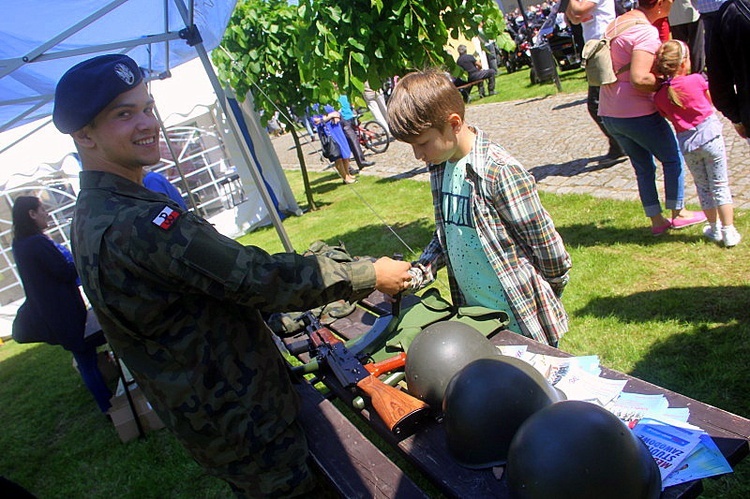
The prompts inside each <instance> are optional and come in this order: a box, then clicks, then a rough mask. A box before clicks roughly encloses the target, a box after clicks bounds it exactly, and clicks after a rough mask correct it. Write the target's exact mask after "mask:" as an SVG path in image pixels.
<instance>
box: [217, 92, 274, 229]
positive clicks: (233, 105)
mask: <svg viewBox="0 0 750 499" xmlns="http://www.w3.org/2000/svg"><path fill="white" fill-rule="evenodd" d="M227 102H229V108H230V109H231V110H232V113H234V117H235V118H236V119H237V123H238V124H239V126H240V130H241V131H242V138H244V139H245V143H246V144H247V147H248V149H249V150H250V154H251V155H252V156H253V161H255V164H256V165H258V172H259V173H260V178H262V179H263V184H265V186H266V189H267V190H268V194H269V195H270V196H271V200H272V201H273V206H274V208H275V209H276V213H278V214H279V217H281V219H282V220H283V219H284V217H285V215H284V213H282V212H281V210H279V199H278V198H277V197H276V193H275V192H274V191H273V187H272V186H271V184H269V183H268V181H267V180H266V178H265V177H264V176H263V165H262V164H261V162H260V160H259V159H258V155H257V154H256V153H255V144H254V143H253V139H252V137H250V132H249V131H248V130H247V123H245V117H244V115H243V114H242V109H240V105H239V103H238V102H237V99H234V98H231V97H227Z"/></svg>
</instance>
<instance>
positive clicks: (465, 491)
mask: <svg viewBox="0 0 750 499" xmlns="http://www.w3.org/2000/svg"><path fill="white" fill-rule="evenodd" d="M410 298H413V297H410ZM360 304H361V305H364V306H365V308H364V309H363V308H358V309H357V310H356V312H354V313H353V314H351V315H349V316H347V317H345V318H343V319H338V320H335V321H333V322H332V323H330V324H329V327H330V328H331V329H332V330H333V331H335V332H336V333H337V334H339V336H341V337H342V338H345V339H351V338H356V337H358V336H360V335H361V334H363V333H364V332H365V331H367V330H368V329H369V327H370V326H369V325H371V324H372V323H373V321H374V317H375V315H384V314H386V313H389V312H390V303H389V302H387V301H386V300H385V298H384V297H383V296H382V295H380V294H379V293H373V295H371V296H370V297H369V298H368V299H367V300H364V301H363V302H361V303H360ZM404 306H408V304H404ZM368 309H369V310H371V311H372V313H371V312H369V311H368ZM377 310H380V311H382V312H383V313H382V314H378V313H377V312H376V311H377ZM300 339H301V338H300V337H292V338H288V339H285V340H284V342H285V343H288V344H291V343H294V342H296V341H299V340H300ZM491 341H492V342H493V343H494V344H496V345H503V344H505V345H511V344H513V345H518V344H523V345H527V347H528V349H529V351H531V352H536V353H543V354H547V355H555V356H569V354H566V353H565V352H562V351H560V350H558V349H554V348H552V347H549V346H547V345H543V344H540V343H537V342H534V341H531V340H529V339H526V338H524V337H523V336H520V335H517V334H514V333H510V332H507V331H501V332H500V333H498V334H496V335H495V336H494V337H493V338H492V340H491ZM303 360H304V359H303ZM602 376H603V377H606V378H616V379H625V380H627V385H626V387H625V391H627V392H631V393H646V394H656V393H658V394H663V395H664V396H665V397H666V398H667V399H668V401H669V405H670V406H673V407H690V419H689V420H688V421H689V422H691V423H693V424H695V425H696V426H699V427H701V428H703V429H704V430H705V431H707V432H708V433H709V434H710V435H711V436H712V437H713V439H714V441H715V442H716V444H717V446H718V447H719V449H720V450H721V452H722V454H723V455H724V456H725V457H726V459H727V461H728V462H729V464H731V465H732V466H735V465H736V464H738V463H739V462H740V461H741V460H742V459H744V458H745V457H746V456H747V455H748V452H749V447H748V440H750V421H748V420H747V419H745V418H742V417H740V416H737V415H735V414H731V413H728V412H726V411H723V410H721V409H718V408H715V407H712V406H709V405H707V404H703V403H701V402H699V401H697V400H693V399H690V398H688V397H685V396H683V395H680V394H678V393H675V392H672V391H669V390H666V389H664V388H661V387H658V386H656V385H653V384H651V383H648V382H645V381H642V380H639V379H637V378H634V377H632V376H629V375H626V374H623V373H619V372H616V371H613V370H611V369H606V368H603V369H602ZM320 380H321V381H323V383H325V384H326V386H327V387H328V388H329V389H330V390H331V392H332V393H333V394H335V395H336V396H337V397H339V398H340V399H341V400H342V401H343V402H344V403H346V404H348V405H350V406H351V404H352V402H353V399H354V396H355V394H354V393H352V392H351V391H350V390H347V389H344V388H343V387H341V385H340V384H338V383H337V381H336V380H335V379H334V377H333V376H329V375H326V374H325V372H322V373H321V374H320ZM369 408H370V406H369V405H367V406H366V407H365V409H364V410H362V411H360V412H359V413H358V414H359V415H360V416H361V418H362V419H363V420H364V421H366V422H367V424H368V426H369V427H371V428H372V429H373V430H375V432H376V433H377V434H378V435H379V436H380V437H381V438H382V439H383V440H384V441H385V442H387V443H388V444H390V445H391V446H392V447H393V448H394V449H397V450H399V451H400V452H401V453H402V454H403V455H404V456H405V457H406V458H407V460H408V461H409V462H410V463H411V464H413V465H414V466H415V467H416V468H417V469H418V470H419V471H420V472H421V473H422V474H423V475H424V476H425V477H426V478H427V479H428V480H429V481H430V482H431V484H432V485H433V486H434V487H436V488H437V489H439V490H440V491H441V492H442V493H443V494H445V496H447V497H456V498H462V497H498V498H507V497H509V491H508V487H507V484H506V481H505V480H502V479H499V478H498V477H497V476H495V474H494V473H493V470H491V469H484V470H471V469H468V468H464V467H462V466H460V465H458V463H456V462H455V461H454V460H453V459H452V458H451V457H450V455H449V453H448V450H447V445H446V439H445V430H444V428H443V425H442V423H441V422H440V421H439V420H436V419H433V418H427V419H426V420H425V421H424V422H423V424H422V426H421V427H420V428H419V429H418V431H416V432H415V433H414V434H413V435H409V436H406V437H405V438H397V437H396V436H395V435H394V434H393V433H392V432H391V431H390V430H389V429H388V428H387V427H386V426H385V424H384V423H383V422H382V421H381V420H380V418H379V417H378V416H377V415H376V414H375V413H374V411H371V410H369ZM317 410H318V409H316V411H317ZM305 414H307V415H306V416H303V420H304V419H308V418H312V417H314V414H312V413H305ZM326 417H328V416H326ZM336 418H338V416H336ZM326 424H330V425H331V426H337V425H339V424H346V423H345V422H344V421H343V420H339V422H331V423H326ZM323 426H325V425H323ZM311 431H312V430H311ZM347 431H348V430H346V431H343V432H338V433H339V434H346V435H347V437H346V439H352V438H353V439H354V441H355V442H360V441H361V440H360V438H363V437H362V435H361V434H360V433H359V432H356V431H353V433H351V434H349V433H347ZM310 435H311V442H312V441H317V440H319V437H317V436H316V435H315V433H310ZM332 438H333V437H332ZM317 444H318V442H316V444H315V445H317ZM334 445H338V446H340V449H341V450H342V451H343V450H344V449H346V451H345V452H347V453H348V452H352V450H350V449H347V446H346V445H345V442H338V443H336V444H334ZM354 447H355V449H354V451H356V450H357V449H356V447H357V444H355V445H354ZM313 452H314V453H315V452H316V451H313ZM319 452H323V454H326V455H327V454H330V452H328V451H326V450H321V451H319ZM368 455H369V454H368ZM358 459H359V457H358V454H353V455H352V457H351V459H350V461H352V462H354V461H358ZM376 459H378V460H381V462H384V461H382V458H376ZM329 466H330V464H328V465H327V464H325V463H322V467H323V468H324V469H325V470H326V473H327V474H328V473H330V472H332V471H334V472H335V470H330V469H329ZM386 466H388V467H389V466H390V465H388V464H387V463H386ZM355 467H356V468H359V471H358V473H359V474H360V475H357V478H355V482H356V484H359V485H360V486H362V485H364V484H366V483H368V481H369V480H376V479H377V480H379V481H391V484H390V485H389V486H385V485H384V484H381V487H382V488H381V489H380V490H381V491H382V492H383V493H384V494H386V495H385V496H380V497H393V496H389V495H388V494H391V493H394V492H398V494H399V495H398V497H402V495H401V490H400V488H401V486H402V482H401V480H402V479H401V478H399V474H398V473H392V472H391V471H385V472H383V473H380V472H375V473H372V472H368V470H367V468H368V467H369V465H363V466H361V467H358V466H356V464H355ZM329 476H330V475H329ZM331 479H332V480H333V481H337V480H343V485H344V486H349V485H350V484H349V480H347V478H346V477H339V478H334V477H331ZM394 482H395V483H394ZM403 483H408V482H403ZM365 486H366V485H365ZM407 488H408V490H410V491H412V492H411V493H414V494H420V493H421V491H419V489H416V490H415V489H411V488H410V486H409V485H407ZM702 490H703V485H702V482H701V481H700V480H694V481H691V482H686V483H682V484H679V485H676V486H673V487H668V488H667V489H665V490H664V491H663V492H662V495H661V497H662V498H670V499H671V498H680V499H687V498H692V497H696V496H697V495H699V494H700V493H701V492H702ZM403 497H408V496H406V495H404V496H403Z"/></svg>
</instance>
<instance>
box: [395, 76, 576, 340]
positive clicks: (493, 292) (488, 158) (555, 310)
mask: <svg viewBox="0 0 750 499" xmlns="http://www.w3.org/2000/svg"><path fill="white" fill-rule="evenodd" d="M388 125H389V127H390V129H391V133H392V135H393V137H395V138H396V139H397V140H401V141H403V142H406V143H408V144H410V145H411V146H412V148H413V150H414V156H415V157H416V158H417V159H418V160H420V161H425V162H426V163H427V165H428V168H429V170H430V184H431V186H432V194H433V203H434V208H435V225H436V230H435V235H434V236H433V238H432V241H431V242H430V244H429V245H428V246H427V247H426V248H425V249H424V251H423V252H422V255H421V256H420V258H419V260H418V261H417V262H416V263H415V265H414V266H413V267H412V273H413V276H414V277H413V278H412V282H411V289H412V290H416V289H420V288H422V287H424V286H425V285H427V284H429V283H430V282H432V281H433V280H434V279H435V273H436V272H437V270H438V269H439V268H440V267H442V266H444V265H445V266H446V267H447V269H448V278H449V281H450V286H451V295H452V298H453V303H454V304H455V305H481V306H484V307H488V308H492V309H496V310H504V311H506V312H507V313H508V315H509V316H510V317H511V323H510V326H509V328H510V329H511V330H513V331H515V332H517V333H520V334H522V335H524V336H527V337H529V338H533V339H535V340H537V341H539V342H543V343H547V344H550V345H552V346H557V343H558V341H559V339H560V338H561V337H562V335H563V334H564V333H565V332H566V331H567V328H568V320H567V314H566V313H565V309H564V308H563V305H562V302H561V301H560V295H561V294H562V291H563V288H564V287H565V285H566V284H567V282H568V271H569V270H570V267H571V261H570V255H568V253H567V252H566V251H565V247H564V246H563V241H562V239H561V238H560V235H559V234H558V233H557V231H556V230H555V227H554V224H553V223H552V219H551V218H550V216H549V214H548V213H547V212H546V211H545V209H544V207H543V206H542V204H541V202H540V200H539V196H538V193H537V190H536V185H535V181H534V178H533V177H532V176H531V174H530V173H529V172H528V171H526V170H525V169H524V168H523V167H522V166H521V165H520V164H519V163H518V161H516V160H515V159H514V158H513V157H511V156H510V154H508V152H507V151H505V149H503V148H502V147H501V146H499V145H497V144H494V143H491V142H490V140H489V138H488V137H487V136H486V135H485V134H484V132H482V131H481V130H479V129H478V128H476V127H473V126H470V125H467V124H466V122H465V121H464V102H463V99H462V98H461V94H460V93H459V91H458V90H456V88H455V86H454V85H453V84H452V83H451V82H450V80H449V79H448V78H446V76H445V74H444V73H443V72H441V71H437V70H427V71H423V72H415V73H411V74H408V75H406V76H405V77H403V78H402V79H401V80H399V82H398V85H396V88H395V89H394V91H393V95H392V96H391V98H390V100H389V102H388Z"/></svg>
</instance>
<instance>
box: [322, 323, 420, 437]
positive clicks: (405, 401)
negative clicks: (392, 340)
mask: <svg viewBox="0 0 750 499" xmlns="http://www.w3.org/2000/svg"><path fill="white" fill-rule="evenodd" d="M310 339H311V340H312V343H313V344H314V345H315V346H316V347H317V348H318V351H319V352H320V351H321V349H323V350H324V351H327V354H326V355H325V357H324V358H325V361H326V362H327V364H328V367H329V368H330V369H331V370H332V371H333V373H334V375H335V376H336V378H337V379H338V381H339V382H340V383H341V384H342V385H344V386H356V387H357V388H359V389H360V390H361V391H362V392H363V393H364V394H365V395H367V396H368V397H370V400H371V402H372V406H373V408H374V409H375V412H377V414H378V416H380V419H382V420H383V422H384V423H385V424H386V426H387V427H388V429H389V430H391V431H392V432H393V433H394V434H395V435H399V436H401V435H408V434H411V433H412V432H413V431H414V429H415V428H416V426H417V424H418V422H419V420H420V419H421V417H422V416H423V415H424V413H425V412H426V411H427V410H429V406H428V405H427V404H426V403H425V402H423V401H421V400H419V399H417V398H414V397H412V396H411V395H409V394H408V393H406V392H403V391H401V390H399V389H398V388H395V387H393V386H390V385H387V384H385V383H383V382H382V381H381V380H380V379H378V378H377V376H375V375H374V374H372V373H371V372H369V371H368V369H366V365H362V363H361V362H360V361H359V360H358V359H357V358H356V357H355V356H354V355H353V354H352V353H351V352H349V351H348V350H347V349H346V346H344V343H343V342H342V341H341V340H339V339H338V338H337V337H336V336H334V334H333V333H332V332H331V330H330V329H328V328H327V327H325V326H322V325H321V326H320V327H318V328H317V329H315V330H314V331H312V332H311V333H310ZM405 359H406V355H405V354H404V355H403V356H396V358H394V359H388V360H389V361H390V363H391V364H398V363H401V365H403V363H404V362H405ZM379 367H380V368H382V369H385V368H386V367H387V366H386V365H383V364H380V366H379ZM396 367H398V366H396ZM394 368H395V367H394ZM375 369H378V368H375Z"/></svg>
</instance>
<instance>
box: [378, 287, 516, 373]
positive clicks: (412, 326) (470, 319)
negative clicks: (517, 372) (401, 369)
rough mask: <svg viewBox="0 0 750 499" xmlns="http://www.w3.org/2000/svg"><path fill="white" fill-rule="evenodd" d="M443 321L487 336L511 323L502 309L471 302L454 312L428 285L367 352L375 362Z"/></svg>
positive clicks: (392, 353)
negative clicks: (390, 329)
mask: <svg viewBox="0 0 750 499" xmlns="http://www.w3.org/2000/svg"><path fill="white" fill-rule="evenodd" d="M442 321H457V322H461V323H463V324H466V325H469V326H471V327H473V328H474V329H476V330H477V331H479V332H480V333H482V334H483V335H484V336H487V337H489V336H491V335H492V334H494V333H496V332H497V331H499V330H501V329H503V328H506V327H507V326H508V324H509V323H510V320H509V317H508V314H507V313H505V312H503V311H501V310H494V309H490V308H486V307H479V306H472V307H459V308H458V311H457V312H456V310H455V308H454V307H453V305H451V303H450V302H449V301H448V300H446V299H445V298H443V297H442V296H441V295H440V292H439V291H438V290H437V289H436V288H429V289H427V291H425V292H424V294H423V295H422V296H421V297H420V301H419V302H418V303H416V304H414V305H412V306H411V307H408V308H405V309H403V310H402V311H401V313H400V314H399V321H398V323H397V324H395V327H393V331H392V332H391V333H390V334H387V335H386V337H387V338H388V339H387V341H386V342H385V345H384V346H383V347H382V348H381V347H379V346H376V347H374V348H372V349H370V351H371V352H372V353H371V354H370V356H371V357H372V358H373V360H375V361H376V362H378V361H380V360H384V359H387V358H388V357H392V356H394V355H396V354H397V353H399V352H407V351H408V350H409V345H411V342H412V341H413V340H414V338H415V337H416V336H417V335H418V334H419V333H420V332H422V330H423V329H424V328H426V327H427V326H429V325H430V324H434V323H436V322H442Z"/></svg>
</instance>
